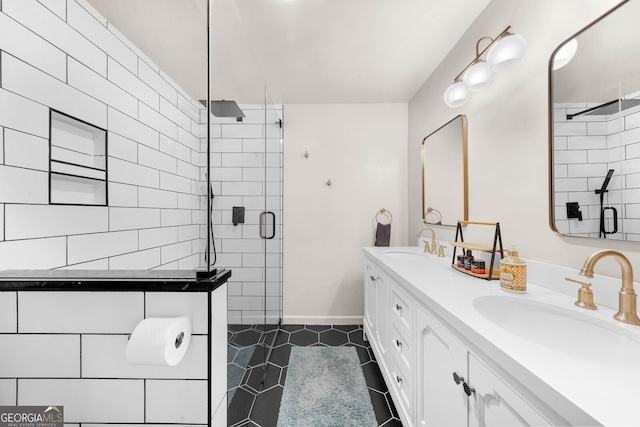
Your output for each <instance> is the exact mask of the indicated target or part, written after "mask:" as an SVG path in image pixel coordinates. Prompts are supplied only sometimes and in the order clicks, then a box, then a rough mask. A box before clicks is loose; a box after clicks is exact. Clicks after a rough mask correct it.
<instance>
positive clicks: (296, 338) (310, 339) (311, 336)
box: [289, 329, 318, 346]
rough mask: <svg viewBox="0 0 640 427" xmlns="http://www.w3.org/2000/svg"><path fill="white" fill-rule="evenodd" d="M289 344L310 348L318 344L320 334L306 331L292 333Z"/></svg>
mask: <svg viewBox="0 0 640 427" xmlns="http://www.w3.org/2000/svg"><path fill="white" fill-rule="evenodd" d="M289 342H290V343H291V344H293V345H297V346H308V345H311V344H315V343H317V342H318V333H317V332H311V331H308V330H306V329H303V330H300V331H296V332H292V333H291V337H289Z"/></svg>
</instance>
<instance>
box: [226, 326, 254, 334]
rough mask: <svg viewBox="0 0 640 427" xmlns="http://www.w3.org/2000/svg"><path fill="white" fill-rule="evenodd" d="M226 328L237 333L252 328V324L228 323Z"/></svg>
mask: <svg viewBox="0 0 640 427" xmlns="http://www.w3.org/2000/svg"><path fill="white" fill-rule="evenodd" d="M227 329H228V330H229V331H231V332H234V333H237V332H241V331H248V330H249V329H253V325H229V326H227Z"/></svg>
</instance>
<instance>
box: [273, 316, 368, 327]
mask: <svg viewBox="0 0 640 427" xmlns="http://www.w3.org/2000/svg"><path fill="white" fill-rule="evenodd" d="M282 324H283V325H362V316H300V315H285V316H283V317H282Z"/></svg>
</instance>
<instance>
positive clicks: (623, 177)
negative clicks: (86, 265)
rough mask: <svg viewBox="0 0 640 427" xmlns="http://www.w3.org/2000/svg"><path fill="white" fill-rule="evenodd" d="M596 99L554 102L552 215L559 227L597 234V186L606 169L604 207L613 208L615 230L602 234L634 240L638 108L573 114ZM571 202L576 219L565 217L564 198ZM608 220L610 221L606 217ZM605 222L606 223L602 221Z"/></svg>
mask: <svg viewBox="0 0 640 427" xmlns="http://www.w3.org/2000/svg"><path fill="white" fill-rule="evenodd" d="M594 106H596V104H595V103H594V104H587V103H581V104H577V103H572V104H561V103H556V104H555V106H554V140H553V146H554V152H553V159H554V170H553V174H554V186H555V188H554V193H555V194H554V217H555V225H556V228H557V229H558V231H559V232H561V233H562V234H565V235H569V236H580V237H593V238H598V235H599V228H600V196H599V195H597V194H596V193H595V190H596V189H600V188H601V187H602V184H603V182H604V179H605V177H606V175H607V171H608V170H609V169H614V175H613V177H612V179H611V181H610V183H609V186H608V193H607V194H605V196H604V204H603V206H604V207H614V208H616V210H617V213H618V232H617V233H615V234H610V235H607V239H615V240H623V239H624V240H632V241H640V220H639V219H638V218H640V107H634V108H630V109H628V110H625V111H623V112H621V113H616V114H612V115H602V116H597V115H595V116H589V115H581V116H578V117H574V118H573V119H571V120H567V114H575V113H577V112H580V111H583V110H585V109H587V108H591V107H594ZM567 202H577V203H578V204H579V206H580V211H581V213H582V219H583V220H582V221H579V220H578V219H568V218H567V210H566V203H567ZM607 222H610V220H607ZM606 227H607V228H609V227H612V225H611V224H608V223H607V224H606Z"/></svg>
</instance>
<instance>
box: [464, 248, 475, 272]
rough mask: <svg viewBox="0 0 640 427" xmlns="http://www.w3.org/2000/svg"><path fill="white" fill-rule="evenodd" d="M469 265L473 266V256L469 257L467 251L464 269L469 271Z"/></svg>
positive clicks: (469, 253) (468, 251) (469, 254)
mask: <svg viewBox="0 0 640 427" xmlns="http://www.w3.org/2000/svg"><path fill="white" fill-rule="evenodd" d="M471 264H473V255H471V249H467V254H466V255H465V257H464V269H465V270H471Z"/></svg>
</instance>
